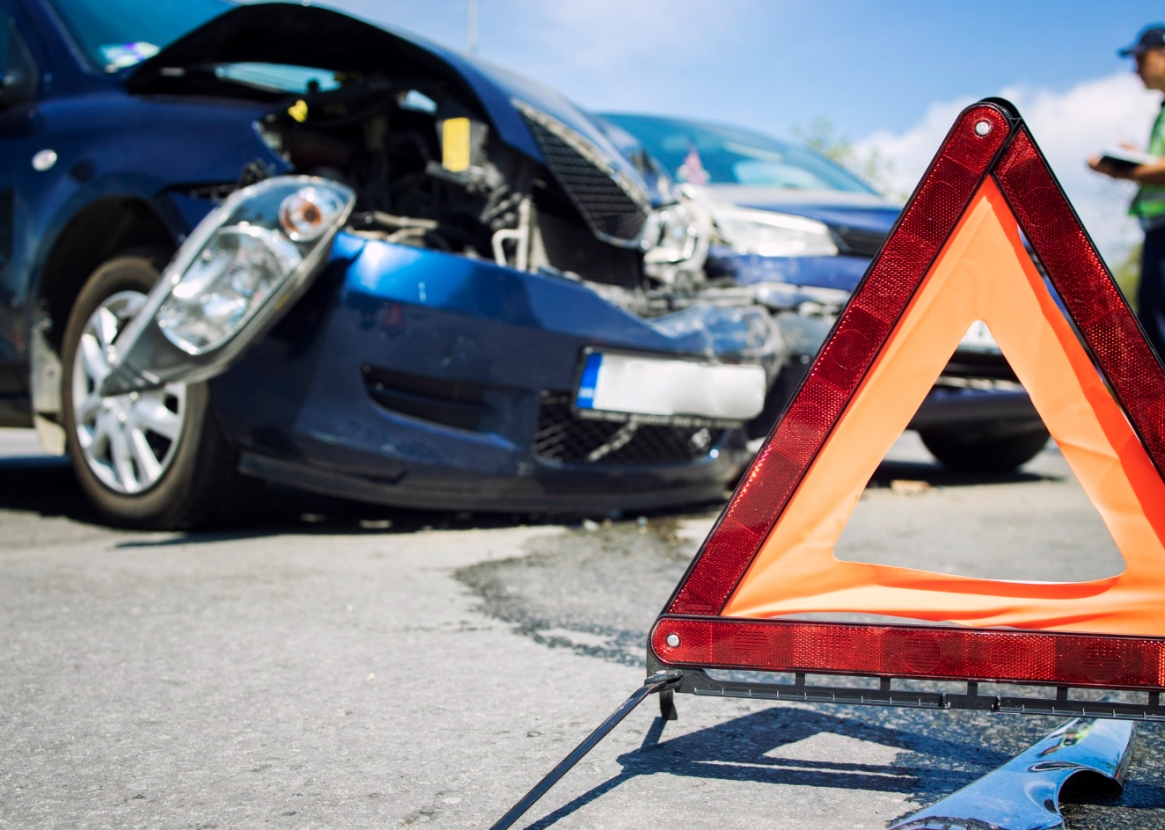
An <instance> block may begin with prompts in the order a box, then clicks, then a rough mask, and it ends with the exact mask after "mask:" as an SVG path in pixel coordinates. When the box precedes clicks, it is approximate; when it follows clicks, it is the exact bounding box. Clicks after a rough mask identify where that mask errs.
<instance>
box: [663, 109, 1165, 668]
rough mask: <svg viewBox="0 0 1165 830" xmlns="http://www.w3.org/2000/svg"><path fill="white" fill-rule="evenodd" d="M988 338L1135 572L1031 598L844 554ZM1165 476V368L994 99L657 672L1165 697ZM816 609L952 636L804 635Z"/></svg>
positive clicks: (834, 345) (929, 200) (832, 343)
mask: <svg viewBox="0 0 1165 830" xmlns="http://www.w3.org/2000/svg"><path fill="white" fill-rule="evenodd" d="M1024 237H1026V239H1027V241H1028V242H1029V243H1030V245H1031V247H1032V249H1033V250H1034V252H1035V254H1036V256H1037V257H1038V258H1039V260H1040V263H1041V264H1042V265H1043V268H1044V272H1045V273H1044V274H1041V273H1040V271H1039V270H1038V269H1037V267H1036V265H1035V264H1034V263H1033V261H1032V258H1031V255H1030V254H1029V253H1028V251H1027V249H1026V248H1025V245H1024V241H1023V240H1024ZM1045 276H1046V280H1045ZM1049 285H1050V288H1049ZM1057 298H1058V299H1059V301H1060V304H1062V306H1063V310H1061V307H1060V304H1058V303H1057ZM977 321H982V322H983V323H984V324H986V326H987V328H988V329H989V330H990V331H991V333H992V334H993V335H994V337H995V339H996V341H997V342H998V344H999V347H1000V349H1001V351H1002V352H1003V354H1004V355H1005V356H1006V357H1007V359H1008V361H1009V363H1010V364H1011V366H1012V368H1013V369H1014V370H1015V372H1016V375H1017V377H1018V378H1019V380H1020V382H1021V383H1022V384H1023V386H1024V388H1025V389H1027V390H1028V393H1029V394H1030V396H1031V399H1032V402H1033V404H1034V406H1035V408H1036V410H1037V411H1038V412H1039V414H1040V415H1041V417H1042V418H1043V419H1044V423H1045V424H1046V425H1047V427H1048V429H1049V431H1050V432H1051V434H1052V436H1053V438H1055V439H1056V442H1057V443H1058V445H1059V446H1060V449H1061V451H1062V452H1063V454H1064V457H1065V459H1066V460H1067V462H1068V464H1069V465H1070V466H1071V468H1072V470H1073V472H1074V473H1075V474H1076V477H1077V478H1078V479H1079V480H1080V482H1081V484H1082V485H1083V487H1084V489H1085V492H1086V493H1087V495H1088V497H1089V498H1090V499H1091V500H1092V502H1093V504H1094V505H1095V506H1096V508H1097V510H1098V511H1099V512H1100V515H1101V517H1102V518H1103V520H1104V522H1105V524H1106V526H1107V528H1108V530H1109V532H1110V533H1111V535H1112V537H1113V540H1114V541H1115V542H1116V545H1117V548H1118V550H1119V551H1120V553H1121V555H1122V556H1123V557H1124V560H1125V569H1124V571H1123V572H1122V573H1121V574H1119V575H1117V576H1114V577H1110V578H1106V579H1099V580H1093V581H1088V582H1077V583H1036V582H1012V581H999V580H987V579H976V578H969V577H961V576H954V575H950V574H941V573H936V572H929V571H923V570H915V569H909V568H900V567H892V566H887V565H874V564H865V563H857V562H848V561H841V560H838V559H837V558H836V557H835V556H834V555H833V548H834V545H835V544H836V542H837V540H838V538H839V537H840V535H841V533H842V530H843V529H844V527H845V525H846V522H847V521H848V519H849V517H850V515H851V514H852V512H853V510H854V508H855V506H856V504H857V501H858V499H859V498H860V497H861V494H862V491H863V489H864V487H865V485H866V483H867V482H868V480H869V478H870V476H871V475H872V474H873V473H874V471H875V469H876V467H877V465H878V463H879V462H880V461H881V459H882V458H883V456H884V455H885V453H886V451H887V450H888V449H889V447H890V445H891V444H892V443H893V442H894V441H895V439H896V438H897V437H898V436H899V435H901V433H902V431H903V430H904V429H905V428H906V426H907V425H908V424H909V422H910V419H911V417H912V416H913V415H914V413H915V411H916V410H917V409H918V407H919V405H920V404H921V403H922V400H923V398H924V397H925V396H926V394H927V392H928V391H929V390H930V388H931V387H932V385H933V384H934V382H935V380H936V379H937V378H938V377H939V375H940V373H941V372H942V369H943V367H944V365H945V364H946V362H947V358H948V357H949V356H950V354H951V353H952V352H953V351H954V350H955V348H956V347H957V345H958V343H959V341H960V340H961V339H962V338H963V336H964V335H965V334H966V332H967V331H968V328H969V327H970V326H971V325H972V324H975V323H976V322H977ZM1163 470H1165V373H1163V372H1162V368H1161V364H1160V363H1159V362H1158V360H1157V358H1156V356H1155V354H1154V353H1153V351H1152V350H1151V349H1150V347H1149V345H1148V343H1147V341H1146V340H1145V337H1144V334H1143V333H1142V332H1141V330H1140V328H1139V326H1138V325H1137V322H1136V320H1135V319H1134V317H1133V316H1132V314H1131V312H1130V311H1129V308H1128V306H1127V304H1126V303H1125V301H1124V299H1123V297H1122V296H1121V294H1120V292H1119V290H1118V289H1117V288H1116V285H1115V283H1114V281H1113V279H1112V276H1111V275H1110V274H1109V272H1108V270H1107V269H1106V268H1105V266H1104V263H1103V261H1102V260H1101V258H1100V256H1099V255H1098V253H1097V251H1096V249H1095V246H1094V245H1093V244H1092V242H1091V240H1090V239H1089V238H1088V236H1087V234H1086V232H1085V231H1084V229H1083V227H1082V226H1081V224H1080V222H1079V219H1078V218H1077V216H1076V214H1075V213H1074V211H1073V210H1072V208H1071V205H1070V204H1069V203H1068V200H1067V198H1066V197H1065V195H1064V193H1063V191H1062V190H1061V188H1060V186H1059V184H1058V183H1057V181H1056V179H1055V177H1054V176H1053V174H1052V172H1051V170H1050V169H1049V167H1048V165H1047V163H1046V161H1045V160H1044V158H1043V156H1042V154H1041V153H1040V151H1039V149H1038V147H1037V146H1036V144H1035V142H1034V141H1033V140H1032V138H1031V136H1030V134H1029V132H1028V130H1027V127H1026V126H1025V125H1024V123H1023V121H1022V119H1021V118H1020V117H1019V115H1018V113H1017V112H1016V111H1015V109H1014V107H1012V106H1011V105H1010V104H1009V103H1007V102H1005V101H1000V100H998V99H988V100H987V101H983V102H980V103H979V104H976V105H973V106H972V107H969V108H968V109H967V110H965V111H964V112H963V113H962V114H961V115H960V117H959V119H958V121H957V122H956V124H955V126H954V127H953V128H952V130H951V132H950V133H949V134H948V136H947V138H946V140H945V142H944V144H943V146H942V148H941V149H940V151H939V153H938V155H937V156H936V158H935V160H934V161H933V162H932V164H931V166H930V168H929V169H928V171H927V173H926V175H925V176H924V178H923V180H922V182H921V183H920V185H919V187H918V189H917V190H916V192H915V194H914V196H913V197H912V199H911V201H910V202H909V204H908V205H907V207H906V208H905V210H904V211H903V214H902V216H901V217H900V219H899V221H898V224H897V225H896V226H895V228H894V230H893V231H892V233H891V234H890V236H889V238H888V239H887V240H886V243H885V244H884V246H883V248H882V250H881V252H880V253H879V255H878V257H877V258H876V259H875V260H874V262H873V263H872V264H871V266H870V269H869V270H868V271H867V274H866V276H865V278H864V279H863V281H862V283H861V284H860V285H859V286H858V288H857V290H856V291H855V293H854V296H853V298H852V299H851V301H850V303H849V305H848V306H847V307H846V309H845V311H844V312H843V313H842V315H841V317H840V318H839V319H838V321H837V324H836V325H835V327H834V329H833V332H832V333H831V335H830V337H829V339H828V340H827V341H826V343H825V345H824V346H823V347H822V349H821V351H820V353H819V354H818V357H817V359H816V361H815V362H814V364H813V366H812V367H811V369H810V371H809V373H808V374H807V375H806V378H805V380H804V381H803V383H802V386H801V388H800V389H799V391H798V392H797V394H796V395H795V396H794V398H793V399H792V401H791V402H790V403H789V405H788V407H787V408H786V411H785V412H784V414H783V415H782V417H781V418H780V420H779V421H778V422H777V424H776V425H775V426H774V428H773V431H772V433H771V434H770V435H769V438H768V440H767V441H766V443H765V445H764V446H763V447H762V449H761V451H760V452H759V453H758V455H757V457H756V459H755V460H754V462H753V464H752V466H751V467H750V468H749V470H748V471H747V472H746V474H745V476H744V477H743V479H742V481H741V483H740V485H739V486H738V488H737V491H736V493H735V494H734V495H733V498H732V499H731V501H730V502H729V503H728V505H727V506H726V507H725V510H724V512H723V514H722V515H721V517H720V519H719V521H718V522H717V524H716V526H715V527H714V528H713V530H712V531H711V533H710V535H709V537H708V539H707V540H706V541H705V542H704V545H703V547H702V548H701V550H700V552H699V553H698V554H697V557H696V558H695V560H694V561H693V563H692V566H691V567H690V568H689V570H688V573H687V574H685V576H684V578H683V580H682V581H681V582H680V585H679V586H678V587H677V588H676V591H675V594H674V595H673V597H672V599H671V600H670V601H669V603H668V606H667V607H666V608H665V609H664V612H663V614H662V615H661V616H660V618H659V620H657V622H656V625H655V627H654V628H653V630H652V636H651V641H650V646H649V648H650V652H651V653H650V655H649V657H650V658H651V662H652V663H653V664H655V665H657V666H661V667H665V668H666V667H680V668H685V667H687V668H733V669H752V670H764V671H798V672H820V673H851V674H870V675H882V676H895V677H930V678H940V679H959V680H979V679H982V680H1008V681H1014V682H1034V683H1056V684H1065V685H1068V684H1070V685H1076V686H1104V687H1119V688H1145V687H1155V688H1161V687H1163V686H1165V610H1163V609H1165V480H1163V477H1162V471H1163ZM1016 553H1017V555H1022V551H1017V552H1016ZM816 612H851V613H852V612H856V613H864V614H877V615H881V616H891V617H900V618H903V620H904V623H905V621H906V620H910V621H914V622H915V623H917V622H922V623H943V624H944V625H942V626H938V625H918V624H903V625H881V624H879V625H861V624H840V623H822V622H809V621H806V620H796V619H789V617H790V616H791V615H798V614H807V613H816Z"/></svg>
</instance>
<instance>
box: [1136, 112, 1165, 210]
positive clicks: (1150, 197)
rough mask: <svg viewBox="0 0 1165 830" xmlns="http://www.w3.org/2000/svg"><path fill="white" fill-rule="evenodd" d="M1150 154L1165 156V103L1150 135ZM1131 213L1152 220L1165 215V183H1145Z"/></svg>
mask: <svg viewBox="0 0 1165 830" xmlns="http://www.w3.org/2000/svg"><path fill="white" fill-rule="evenodd" d="M1149 155H1152V156H1158V157H1161V156H1165V105H1162V107H1161V112H1160V114H1158V116H1157V120H1156V121H1155V122H1153V132H1152V134H1151V135H1150V136H1149ZM1129 213H1131V214H1132V215H1133V216H1136V217H1137V218H1138V219H1141V220H1148V221H1151V220H1153V219H1156V218H1158V217H1160V216H1165V184H1143V185H1141V187H1140V188H1139V189H1138V190H1137V195H1136V196H1134V197H1133V203H1132V204H1131V205H1129Z"/></svg>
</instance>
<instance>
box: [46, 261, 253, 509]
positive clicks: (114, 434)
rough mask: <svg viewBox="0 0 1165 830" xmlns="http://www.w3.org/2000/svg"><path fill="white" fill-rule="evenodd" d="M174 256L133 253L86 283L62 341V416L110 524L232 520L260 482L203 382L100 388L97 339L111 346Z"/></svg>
mask: <svg viewBox="0 0 1165 830" xmlns="http://www.w3.org/2000/svg"><path fill="white" fill-rule="evenodd" d="M170 253H171V252H170V251H166V250H162V249H135V250H130V251H126V252H123V253H122V254H121V255H119V256H117V257H114V258H113V259H110V260H108V261H106V262H105V263H104V264H103V265H101V266H100V267H99V268H98V269H97V270H96V271H94V272H93V274H92V275H90V277H89V279H88V280H86V282H85V284H84V286H83V287H82V288H81V291H80V293H79V294H78V295H77V299H76V302H75V303H74V304H73V308H72V311H71V312H70V314H69V320H68V323H67V325H66V326H65V333H64V337H63V339H62V343H61V357H62V364H63V365H62V368H63V377H62V381H61V386H62V390H61V391H62V395H61V400H62V420H63V423H64V427H65V432H66V440H67V442H68V451H69V456H70V459H71V462H72V465H73V469H74V471H75V472H76V474H77V480H78V481H79V482H80V484H81V488H82V489H83V490H84V491H85V494H86V495H87V496H88V497H89V499H90V501H91V502H92V503H93V504H94V506H95V507H96V508H97V509H98V511H100V513H101V514H102V515H103V516H104V517H105V518H106V519H107V520H108V521H110V522H111V523H113V524H117V525H122V526H129V527H139V528H152V529H165V530H184V529H190V528H193V527H197V526H201V525H205V524H220V523H222V522H224V521H230V520H231V519H233V518H235V517H236V516H237V515H238V513H239V512H240V511H241V509H242V508H243V506H244V505H245V504H246V502H247V496H248V495H249V491H250V490H252V489H253V487H254V486H255V485H254V484H253V483H251V482H250V480H246V479H244V478H243V476H241V475H240V474H239V473H238V453H237V451H236V450H235V449H234V448H233V447H232V446H231V445H230V443H229V442H228V441H227V439H226V438H225V436H224V435H223V434H222V432H221V430H220V429H219V426H218V424H217V422H216V421H215V418H214V413H213V412H212V410H211V406H210V392H209V389H208V388H207V386H206V384H205V383H198V384H170V385H168V386H167V387H166V388H165V389H164V390H157V391H154V392H148V393H141V394H140V395H139V394H138V393H133V394H131V395H120V396H113V397H107V398H100V397H98V396H96V394H95V392H94V390H95V385H96V384H95V383H94V378H95V377H99V376H100V371H99V369H96V368H94V366H95V364H100V363H101V360H103V354H104V353H103V352H100V351H99V350H98V351H97V352H95V351H94V347H95V344H96V345H97V346H100V345H101V344H102V340H103V337H104V338H106V339H107V341H108V343H112V341H113V338H114V337H115V336H116V332H119V331H120V330H121V327H122V326H123V325H124V323H125V322H127V321H128V319H129V318H130V317H132V316H133V314H132V311H133V308H134V307H135V305H140V304H141V302H144V299H145V296H146V295H148V294H149V292H150V290H151V289H152V288H153V286H154V284H155V283H156V282H157V281H158V277H159V275H160V274H161V270H162V268H163V267H164V265H165V263H166V262H167V261H168V260H169V258H170ZM115 318H116V326H114V327H113V329H112V330H111V328H110V321H111V320H113V319H115ZM109 334H112V336H109ZM108 343H106V344H105V345H108ZM94 355H96V356H94ZM91 369H93V371H91ZM78 404H80V408H79V407H78ZM163 410H165V411H163ZM94 412H96V413H97V414H96V415H93V414H92V413H94ZM142 413H144V414H142Z"/></svg>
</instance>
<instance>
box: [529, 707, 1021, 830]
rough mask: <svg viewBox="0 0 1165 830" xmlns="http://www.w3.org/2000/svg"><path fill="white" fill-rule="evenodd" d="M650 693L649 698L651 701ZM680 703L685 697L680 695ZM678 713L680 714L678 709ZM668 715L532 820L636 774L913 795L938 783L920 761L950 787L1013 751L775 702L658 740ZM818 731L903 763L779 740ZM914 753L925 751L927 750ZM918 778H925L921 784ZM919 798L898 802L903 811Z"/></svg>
mask: <svg viewBox="0 0 1165 830" xmlns="http://www.w3.org/2000/svg"><path fill="white" fill-rule="evenodd" d="M652 700H653V699H650V698H649V701H648V702H649V703H650V702H652ZM678 702H679V704H680V705H681V706H682V698H681V699H680V700H679V701H678ZM681 717H682V714H681ZM664 726H665V722H664V721H663V720H662V719H661V718H658V717H657V718H656V719H655V720H654V721H653V722H652V725H651V728H650V729H649V730H648V732H647V735H646V736H645V737H644V740H643V743H642V745H641V746H640V747H639V749H637V750H635V751H634V752H628V753H626V754H624V755H622V756H620V757H619V758H618V761H619V763H620V765H622V767H623V771H622V772H620V773H619V774H618V775H616V776H614V777H612V778H609V779H608V780H606V781H604V782H603V783H601V784H599V785H598V786H595V787H592V788H591V789H590V790H588V791H587V792H585V793H583V794H582V795H580V796H578V797H577V798H575V799H573V800H571V801H570V802H568V803H567V804H564V805H563V806H562V807H559V808H558V809H557V810H555V811H554V812H552V813H549V814H547V815H545V816H543V817H542V818H541V819H539V820H537V821H535V822H534V823H532V824H530V825H529V830H543V828H547V827H551V826H552V825H554V824H555V823H557V822H558V821H559V820H561V819H563V818H565V817H566V816H568V815H570V814H571V813H574V812H575V811H577V810H579V809H580V808H582V807H585V806H586V805H587V804H589V803H591V802H592V801H594V800H596V799H598V798H600V797H601V796H603V795H605V794H606V793H608V792H610V791H611V790H613V789H615V788H616V787H618V786H619V785H621V784H623V783H625V782H627V781H630V780H631V779H633V778H635V777H637V776H644V775H653V774H655V773H667V774H669V775H675V776H684V777H688V778H701V779H714V780H722V781H753V782H757V783H761V784H786V785H791V786H799V787H823V788H826V789H845V790H869V791H876V792H889V793H901V794H903V795H912V794H915V793H918V792H919V791H922V790H930V789H931V788H932V787H933V785H934V784H935V783H936V782H935V781H934V773H935V772H936V770H933V769H920V766H919V763H920V762H921V763H922V764H926V763H928V761H927V760H926V759H934V763H935V764H936V765H944V766H945V767H946V768H944V769H942V770H939V771H938V772H940V774H941V776H942V779H943V780H942V783H941V785H940V791H941V790H945V791H947V792H954V791H955V790H957V789H959V788H960V787H964V786H966V785H967V784H970V783H971V782H972V781H974V780H975V779H977V778H979V777H980V776H982V775H983V774H984V773H985V772H987V771H989V770H991V769H993V768H994V767H997V766H999V765H1001V764H1003V763H1006V762H1007V761H1009V760H1010V759H1011V756H1010V755H1008V754H1006V753H1004V752H997V751H995V750H991V749H986V748H984V747H983V746H982V745H981V744H980V743H978V742H975V741H974V740H973V739H972V740H968V741H967V742H966V743H964V742H961V741H952V740H950V739H949V738H947V737H934V736H920V735H919V734H918V733H917V732H913V731H899V730H897V729H891V728H887V727H883V726H879V725H877V724H873V723H870V722H868V721H863V720H858V719H852V718H846V717H839V716H837V715H833V714H829V713H824V712H813V711H808V710H805V709H796V708H791V707H783V706H778V707H773V708H771V709H764V710H762V711H759V712H754V713H752V714H749V715H745V716H743V717H740V718H735V719H733V720H730V721H727V722H725V723H721V724H717V725H716V726H712V727H709V728H706V729H701V730H699V731H697V732H692V733H689V734H687V735H683V736H681V737H678V738H674V739H672V740H661V738H662V737H663V733H664V731H665V729H664ZM821 733H832V734H836V735H841V736H845V737H849V738H854V739H857V740H861V741H865V742H870V743H875V744H880V745H882V746H885V747H890V748H891V749H894V750H898V751H900V752H901V753H904V754H905V756H906V761H907V762H906V763H901V762H896V763H893V764H863V763H845V762H829V761H809V760H800V759H793V758H782V757H781V749H782V747H785V746H788V745H790V744H793V743H796V742H797V741H801V740H804V739H806V738H810V737H812V736H814V735H818V734H821ZM918 753H925V756H923V755H920V754H918ZM972 756H973V757H974V758H975V768H971V769H968V768H966V767H965V766H961V767H960V768H958V769H956V768H953V767H952V766H949V765H946V764H945V761H944V760H943V759H954V758H968V757H972ZM922 777H926V778H927V779H929V780H928V781H927V782H926V783H927V784H930V785H931V786H929V787H928V786H924V785H923V782H922V781H921V780H920V779H921V778H922ZM919 806H920V805H917V804H915V805H909V804H905V803H904V804H903V815H906V814H909V813H912V812H914V811H915V810H917V809H919Z"/></svg>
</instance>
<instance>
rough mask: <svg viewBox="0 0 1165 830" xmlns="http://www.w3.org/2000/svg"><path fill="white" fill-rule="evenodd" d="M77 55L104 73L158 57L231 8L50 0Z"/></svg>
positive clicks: (189, 1) (194, 2) (208, 0)
mask: <svg viewBox="0 0 1165 830" xmlns="http://www.w3.org/2000/svg"><path fill="white" fill-rule="evenodd" d="M52 4H53V8H55V9H56V10H57V13H58V14H59V15H60V17H61V20H62V21H64V24H65V27H66V28H67V29H68V30H69V34H70V35H72V36H73V39H74V40H75V41H76V42H77V45H78V46H79V47H80V48H81V51H82V52H84V53H85V56H86V57H87V58H88V59H89V60H90V61H91V62H92V63H93V65H95V66H97V67H99V68H101V69H104V70H105V71H106V72H116V71H117V70H119V69H123V68H125V67H127V66H133V65H134V64H135V63H139V62H140V61H144V60H145V59H146V58H149V57H153V56H154V55H156V54H158V52H159V51H160V50H161V49H162V47H164V46H167V45H169V44H170V43H173V42H174V41H175V40H178V38H180V37H182V36H183V35H184V34H186V33H187V32H189V31H191V30H193V29H197V28H198V27H199V26H201V25H203V24H204V23H206V22H208V21H210V20H212V19H213V18H216V17H218V16H219V15H220V14H222V13H223V12H226V11H229V10H230V9H233V8H234V3H231V2H227V0H148V2H142V0H52Z"/></svg>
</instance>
